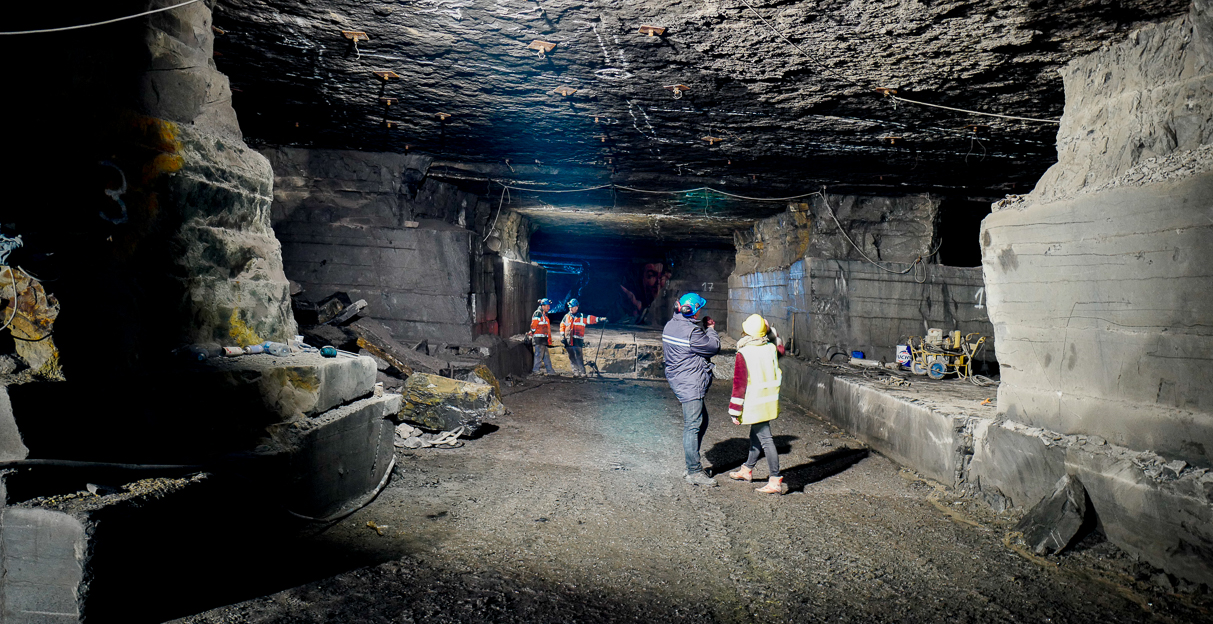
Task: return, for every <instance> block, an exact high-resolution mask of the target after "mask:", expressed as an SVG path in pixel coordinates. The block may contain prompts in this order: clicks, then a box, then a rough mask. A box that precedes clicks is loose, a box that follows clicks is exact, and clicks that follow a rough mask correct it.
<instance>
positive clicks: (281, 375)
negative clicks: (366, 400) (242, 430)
mask: <svg viewBox="0 0 1213 624" xmlns="http://www.w3.org/2000/svg"><path fill="white" fill-rule="evenodd" d="M207 369H208V370H209V372H210V373H211V374H212V375H214V376H215V377H216V378H217V379H218V380H219V383H215V384H206V387H207V389H208V394H209V396H208V397H207V399H206V400H207V401H211V402H216V403H217V404H218V405H225V404H230V405H243V406H249V405H257V404H258V403H260V405H261V406H262V408H263V409H264V410H265V411H267V412H269V416H271V417H273V419H272V420H270V421H268V422H281V421H291V420H298V419H301V418H305V417H307V416H314V415H317V414H320V413H322V412H325V411H327V410H330V409H332V408H334V407H336V406H338V405H341V404H343V403H348V402H350V401H353V400H354V399H357V398H360V397H364V396H366V395H368V394H370V393H371V391H372V390H373V389H374V386H375V361H374V360H372V359H371V358H369V357H351V356H347V355H338V356H337V357H335V358H325V357H321V356H320V355H319V354H315V353H296V354H293V355H290V356H287V357H274V356H271V355H247V356H243V357H237V358H231V359H222V360H208V361H207Z"/></svg>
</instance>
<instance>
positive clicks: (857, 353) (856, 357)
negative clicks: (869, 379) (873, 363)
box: [851, 351, 863, 360]
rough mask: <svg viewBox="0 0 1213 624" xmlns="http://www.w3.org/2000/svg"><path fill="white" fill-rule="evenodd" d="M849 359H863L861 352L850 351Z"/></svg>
mask: <svg viewBox="0 0 1213 624" xmlns="http://www.w3.org/2000/svg"><path fill="white" fill-rule="evenodd" d="M851 357H853V358H855V359H857V360H862V359H863V351H852V352H851Z"/></svg>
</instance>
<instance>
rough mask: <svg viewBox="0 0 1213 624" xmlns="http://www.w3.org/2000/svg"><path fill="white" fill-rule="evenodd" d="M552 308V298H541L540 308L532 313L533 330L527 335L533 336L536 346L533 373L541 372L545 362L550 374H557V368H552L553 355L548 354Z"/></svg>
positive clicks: (550, 341) (533, 342)
mask: <svg viewBox="0 0 1213 624" xmlns="http://www.w3.org/2000/svg"><path fill="white" fill-rule="evenodd" d="M550 309H552V300H551V299H548V298H546V297H545V298H543V299H540V300H539V308H538V309H537V310H535V313H534V314H532V315H531V331H529V332H527V335H528V336H530V337H531V343H532V344H533V345H534V347H535V363H534V365H533V366H532V367H531V374H532V375H538V374H539V365H540V364H543V365H544V366H545V367H547V373H548V374H549V375H555V374H556V370H555V369H554V368H552V356H551V355H549V354H548V346H550V345H551V344H552V321H551V320H549V319H548V310H550Z"/></svg>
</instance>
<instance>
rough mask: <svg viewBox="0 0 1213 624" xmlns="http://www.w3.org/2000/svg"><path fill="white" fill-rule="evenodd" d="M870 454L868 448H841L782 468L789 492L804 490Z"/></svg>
mask: <svg viewBox="0 0 1213 624" xmlns="http://www.w3.org/2000/svg"><path fill="white" fill-rule="evenodd" d="M867 456H868V449H866V448H859V449H853V448H840V449H834V450H832V451H830V452H828V453H822V454H821V455H814V456H813V457H812V459H811V461H809V462H808V463H805V464H800V465H799V466H792V467H791V468H782V469H781V470H780V472H782V473H783V481H784V483H787V484H788V491H789V492H803V491H804V488H805V486H806V485H809V484H810V483H817V482H818V481H822V480H824V479H828V478H829V477H832V476H834V475H836V474H838V473H840V472H842V471H844V470H846V469H847V468H850V467H851V466H854V465H855V464H858V463H859V462H860V461H862V460H863V459H864V458H865V457H867Z"/></svg>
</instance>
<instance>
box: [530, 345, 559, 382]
mask: <svg viewBox="0 0 1213 624" xmlns="http://www.w3.org/2000/svg"><path fill="white" fill-rule="evenodd" d="M540 363H543V365H544V366H546V367H547V369H548V372H549V373H555V372H556V369H554V368H552V356H550V355H548V343H547V338H543V337H536V338H535V365H534V366H532V367H531V372H532V373H538V372H539V364H540Z"/></svg>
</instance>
